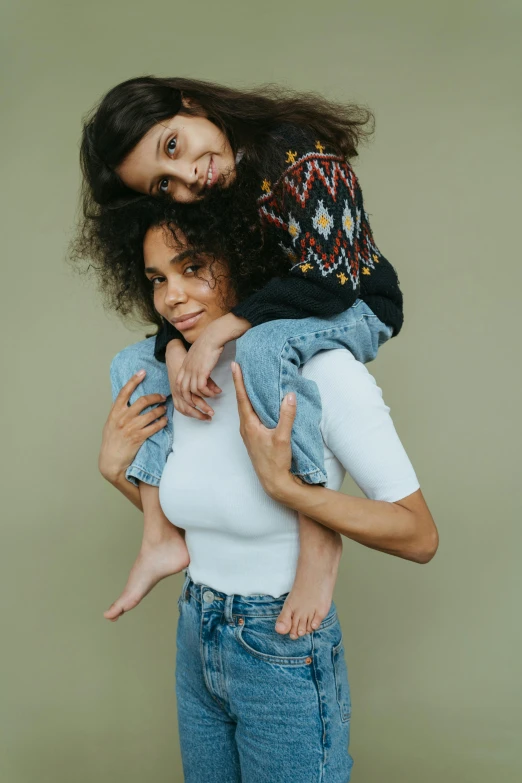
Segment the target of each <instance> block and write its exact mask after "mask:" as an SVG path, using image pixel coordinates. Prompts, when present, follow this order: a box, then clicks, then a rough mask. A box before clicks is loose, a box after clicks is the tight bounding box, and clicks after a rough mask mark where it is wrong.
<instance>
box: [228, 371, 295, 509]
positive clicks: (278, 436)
mask: <svg viewBox="0 0 522 783" xmlns="http://www.w3.org/2000/svg"><path fill="white" fill-rule="evenodd" d="M232 375H233V377H234V386H235V387H236V397H237V407H238V410H239V420H240V427H239V431H240V433H241V437H242V438H243V441H244V443H245V446H246V447H247V451H248V454H249V456H250V459H251V461H252V465H253V466H254V469H255V471H256V473H257V475H258V477H259V480H260V482H261V484H262V485H263V488H264V490H265V492H266V493H267V494H268V495H270V496H271V497H273V498H274V499H275V500H278V499H281V498H283V497H284V496H285V490H286V489H287V488H288V486H289V484H292V483H293V482H294V481H296V480H297V481H299V479H296V477H295V476H293V475H292V474H291V473H290V466H291V464H292V445H291V436H292V425H293V423H294V419H295V414H296V401H295V394H293V393H290V394H287V395H286V397H285V398H284V400H283V402H282V405H281V415H280V418H279V422H278V424H277V427H275V428H274V429H268V428H267V427H265V426H263V424H262V423H261V421H260V419H259V417H258V415H257V413H256V412H255V410H254V409H253V407H252V404H251V402H250V400H249V399H248V395H247V393H246V389H245V384H244V382H243V375H242V372H241V368H240V366H239V364H237V363H236V362H232Z"/></svg>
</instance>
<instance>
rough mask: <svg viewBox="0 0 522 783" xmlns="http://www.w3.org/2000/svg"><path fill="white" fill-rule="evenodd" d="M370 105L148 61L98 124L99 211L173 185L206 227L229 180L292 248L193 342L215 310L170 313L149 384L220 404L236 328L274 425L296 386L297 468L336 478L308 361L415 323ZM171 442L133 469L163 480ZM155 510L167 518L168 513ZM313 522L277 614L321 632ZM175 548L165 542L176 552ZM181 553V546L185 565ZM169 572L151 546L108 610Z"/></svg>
mask: <svg viewBox="0 0 522 783" xmlns="http://www.w3.org/2000/svg"><path fill="white" fill-rule="evenodd" d="M369 120H370V115H369V113H368V112H367V111H364V110H362V109H360V108H358V107H355V106H340V105H336V104H331V103H329V102H328V101H326V100H324V99H322V98H320V97H318V96H315V95H296V94H291V93H287V92H284V91H283V90H280V89H277V88H265V89H262V90H257V91H256V90H254V91H250V92H241V91H238V90H233V89H229V88H226V87H222V86H219V85H214V84H209V83H205V82H198V81H195V80H190V79H157V78H153V77H144V78H138V79H132V80H130V81H128V82H124V83H123V84H120V85H118V86H117V87H115V88H114V89H113V90H111V91H110V92H109V93H108V94H107V95H106V96H105V97H104V99H103V100H102V101H101V103H100V105H99V106H98V107H97V109H96V110H95V111H94V112H93V114H92V116H91V117H90V118H89V119H88V120H87V122H86V123H85V126H84V133H83V139H82V150H81V159H82V168H83V172H84V175H85V188H84V210H85V215H86V218H87V219H89V218H90V217H91V216H92V215H93V214H94V215H103V214H104V213H106V212H107V211H109V210H110V211H114V209H115V208H116V207H119V206H122V205H124V204H126V203H128V202H129V201H132V200H135V199H137V198H140V197H141V198H143V197H144V196H146V195H152V196H168V197H169V198H171V199H174V200H175V201H177V202H178V203H179V205H180V208H181V207H183V206H185V209H184V210H183V209H180V212H179V213H177V214H183V215H184V218H183V219H184V220H185V221H186V236H187V239H188V241H189V242H190V241H191V239H192V237H193V232H192V231H191V229H190V225H191V223H190V220H191V218H192V219H193V221H194V222H193V223H192V226H193V229H194V231H195V232H197V226H198V225H199V222H200V220H201V218H200V216H198V214H197V212H195V211H194V206H195V202H201V201H206V202H207V207H208V209H209V212H208V213H207V214H209V215H212V214H213V210H215V211H217V212H218V213H221V210H222V207H223V199H224V198H225V194H226V196H227V197H228V198H229V199H230V201H231V203H233V201H234V199H235V203H236V204H239V202H240V201H241V202H243V201H245V203H247V204H250V205H251V208H252V210H254V207H255V208H256V210H257V213H258V216H259V218H260V220H261V224H262V227H263V242H264V243H265V246H264V252H263V258H265V259H266V258H267V257H269V256H270V255H271V254H273V253H274V246H276V245H280V246H281V247H282V248H283V249H284V251H285V256H286V257H285V260H284V261H280V262H279V264H278V265H277V266H276V268H277V272H276V274H275V275H274V276H273V277H272V278H271V279H270V280H268V281H267V282H266V284H265V285H263V286H262V287H261V288H259V289H258V290H256V291H255V292H254V293H252V294H251V295H250V296H248V297H246V298H245V299H243V300H241V301H239V302H238V303H237V304H236V306H235V307H234V308H232V310H231V311H230V312H228V313H227V314H226V315H224V316H223V317H221V318H219V319H216V320H215V321H213V322H212V323H211V324H209V325H208V327H207V328H206V329H205V330H204V331H203V332H202V333H201V334H200V335H199V337H198V339H197V340H195V341H194V342H193V343H192V345H191V347H190V346H189V344H188V342H187V340H184V339H183V338H184V337H186V336H187V334H188V332H189V331H191V330H193V329H194V328H195V326H196V325H197V322H198V320H199V319H200V317H201V313H199V312H197V311H190V310H183V311H182V313H181V314H180V315H179V316H178V317H176V318H173V319H171V320H167V319H164V320H163V326H162V330H161V332H160V333H159V334H158V337H157V338H156V342H155V352H154V357H155V359H156V360H158V361H159V362H165V361H166V365H167V366H166V368H165V369H164V370H163V372H162V373H161V372H160V373H159V377H158V369H157V367H155V366H154V364H153V360H152V357H150V356H148V355H143V357H140V356H139V355H136V352H137V351H139V350H140V349H139V348H137V347H136V348H135V349H134V354H133V362H138V365H140V364H141V365H146V369H147V372H148V374H147V378H146V382H145V384H144V387H143V390H144V391H145V392H147V391H150V392H152V391H160V390H162V391H163V393H164V394H165V395H166V396H168V393H169V391H172V396H173V401H174V407H175V408H176V409H177V410H178V411H180V412H181V413H184V414H185V415H189V416H192V417H194V418H199V419H206V420H210V419H211V418H212V416H213V413H214V411H213V409H212V408H211V407H210V406H209V405H208V404H207V403H206V401H205V399H204V398H205V397H210V398H216V395H219V394H220V392H221V390H220V389H219V387H217V386H216V384H215V383H214V382H213V380H212V379H211V378H210V374H211V372H212V370H213V368H214V367H215V365H216V363H217V361H218V359H219V357H220V355H221V353H222V351H223V349H224V346H225V345H226V344H227V343H229V342H231V341H234V340H237V356H236V359H237V361H238V362H239V364H240V365H241V367H242V369H243V372H244V377H245V383H246V387H247V390H248V394H249V397H250V399H251V401H252V404H253V405H254V408H255V410H256V412H257V413H258V414H259V416H260V418H261V420H262V421H263V423H264V424H265V425H266V426H268V427H274V426H275V424H276V422H277V420H278V415H279V406H280V403H281V400H282V398H283V396H284V394H285V393H286V391H288V390H289V389H292V390H294V391H295V392H296V393H297V398H298V406H297V416H296V421H295V425H294V430H293V439H292V454H293V461H292V471H293V473H294V474H295V475H296V476H299V477H300V478H301V479H302V480H304V481H305V482H307V483H310V484H324V483H325V482H326V472H325V470H324V460H323V454H322V439H321V435H320V429H319V424H320V420H321V403H320V397H319V393H318V389H317V386H316V385H315V384H313V383H311V382H310V381H309V380H308V379H306V378H303V377H302V376H301V375H300V374H299V372H298V370H299V367H300V366H301V365H302V364H303V363H304V362H305V361H306V360H307V359H309V358H311V357H312V356H313V355H315V354H316V353H318V352H319V351H323V350H325V349H330V348H337V347H341V346H342V347H345V348H348V349H349V350H350V351H351V352H352V353H353V355H354V356H355V357H356V358H357V359H359V360H360V361H363V362H367V361H371V359H373V358H374V357H375V355H376V353H377V350H378V347H379V345H380V344H381V343H382V342H384V341H385V340H387V339H389V337H391V336H393V335H394V334H397V333H398V332H399V330H400V328H401V325H402V295H401V292H400V289H399V286H398V280H397V276H396V274H395V272H394V270H393V268H392V266H391V265H390V264H389V262H388V261H387V260H386V259H385V258H384V256H382V254H381V253H380V252H379V250H378V248H377V246H376V245H375V242H374V240H373V236H372V233H371V229H370V225H369V222H368V217H367V215H366V213H365V210H364V204H363V200H362V193H361V190H360V187H359V184H358V182H357V179H356V177H355V174H354V172H353V169H352V168H351V166H350V165H349V163H348V162H347V158H350V157H353V156H355V155H356V154H357V144H358V142H359V141H360V139H361V138H362V137H363V136H364V135H365V134H366V133H367V131H366V126H367V124H368V123H369ZM140 194H141V196H140ZM186 205H188V208H187V207H186ZM239 338H240V339H239ZM187 347H190V350H189V351H188V353H187V352H186V348H187ZM140 360H141V361H140ZM160 379H161V381H162V383H161V385H159V381H160ZM167 379H169V380H170V383H168V382H167ZM163 453H164V452H162V451H161V449H159V450H158V449H155V447H154V438H151V439H150V441H148V442H146V443H145V444H144V446H143V450H142V452H141V453H140V454H139V455H138V458H137V461H136V464H134V465H133V466H130V468H129V471H128V478H129V479H130V480H133V479H134V480H135V481H140V482H142V483H141V486H143V483H147V484H149V485H150V486H154V485H157V484H158V483H159V477H160V476H161V472H162V468H163V465H164V458H163ZM158 456H159V458H160V462H158ZM144 491H147V492H148V490H144ZM156 507H157V509H158V510H159V504H158V502H157V501H156ZM145 516H146V523H145V525H146V529H147V530H149V529H150V530H151V531H152V533H153V535H154V534H155V533H154V531H156V527H155V523H153V522H151V525H150V526H149V525H147V516H148V514H147V513H146V515H145ZM156 518H157V521H158V523H159V519H160V515H159V514H158V515H157V517H154V519H156ZM300 524H301V559H300V562H299V567H298V569H297V574H296V582H295V584H294V586H293V589H292V591H291V592H290V595H289V597H288V601H287V603H286V604H285V608H284V611H283V613H282V615H281V618H280V620H279V623H278V626H277V627H278V630H279V631H280V632H281V633H288V632H289V631H291V633H292V636H295V635H296V633H297V634H300V635H301V634H304V633H306V632H310V631H311V630H312V629H313V628H314V624H315V625H317V624H319V623H320V622H321V621H322V619H323V618H324V616H325V613H326V612H327V611H328V607H329V606H330V603H331V598H332V592H333V584H334V582H335V574H336V568H337V562H338V560H337V557H336V555H335V552H334V551H333V550H332V549H331V542H330V541H329V539H328V537H325V536H326V533H325V531H324V529H323V528H322V527H321V526H320V525H317V524H316V523H314V522H312V520H310V519H307V518H305V517H303V516H301V517H300ZM156 532H157V531H156ZM158 557H159V550H158ZM169 557H171V553H170V552H165V556H164V557H162V560H163V562H165V560H168V559H169ZM178 560H179V558H177V557H176V558H173V566H174V561H175V562H176V564H178ZM146 563H148V565H146ZM155 578H156V572H155V570H154V568H153V567H152V562H151V559H150V558H146V559H143V558H139V559H138V561H137V563H136V566H135V568H134V570H133V572H132V573H131V579H130V581H129V584H128V586H127V589H126V591H125V592H124V594H123V595H122V597H121V598H120V600H119V601H117V602H116V603H115V604H114V605H113V607H111V610H109V613H108V614H107V616H108V617H109V619H115V618H116V617H117V616H118V615H119V614H121V613H122V612H123V611H125V610H126V609H129V608H131V606H132V605H135V602H136V599H137V600H139V598H140V597H141V596H140V593H144V592H145V591H146V590H147V589H150V586H152V584H153V583H154V579H155Z"/></svg>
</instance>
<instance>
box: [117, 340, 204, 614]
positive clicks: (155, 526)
mask: <svg viewBox="0 0 522 783" xmlns="http://www.w3.org/2000/svg"><path fill="white" fill-rule="evenodd" d="M141 369H144V370H145V371H146V373H147V374H146V376H145V378H144V380H143V382H142V383H141V384H140V385H139V386H138V388H137V389H136V391H135V392H134V393H133V395H132V397H131V400H130V403H131V404H132V403H134V402H135V401H136V400H137V399H138V398H139V397H142V396H143V395H146V394H164V395H165V396H166V397H168V399H167V403H166V405H167V417H168V424H167V426H166V427H164V428H163V429H162V430H159V431H158V432H156V433H155V434H154V435H152V436H151V437H150V438H148V439H147V440H146V441H145V442H144V443H143V444H142V445H141V447H140V449H139V451H138V453H137V455H136V457H135V458H134V461H133V462H132V464H131V465H130V466H129V467H128V469H127V472H126V476H127V479H128V480H129V481H131V482H132V483H133V484H136V485H137V486H139V488H140V495H141V501H142V506H143V518H144V531H143V541H142V545H141V549H140V553H139V555H138V558H137V559H136V561H135V563H134V565H133V567H132V569H131V572H130V575H129V578H128V581H127V584H126V586H125V589H124V591H123V593H122V594H121V596H120V597H119V598H118V600H117V601H115V602H114V603H113V604H112V606H111V607H110V608H109V609H108V610H107V611H106V612H105V617H106V618H107V619H108V620H112V621H114V620H117V619H118V617H120V616H121V615H122V614H123V613H124V612H128V611H129V610H130V609H133V608H134V607H135V606H137V604H139V602H140V601H141V600H142V598H144V597H145V596H146V595H147V593H149V592H150V590H152V588H153V587H154V586H155V585H156V584H157V583H158V582H159V581H160V580H161V579H164V578H165V577H166V576H169V575H170V574H175V573H178V572H179V571H181V570H182V569H183V568H186V567H187V565H188V563H189V556H188V551H187V547H186V544H185V537H184V531H182V530H180V529H179V528H177V527H175V526H174V525H172V524H171V522H169V520H168V519H167V517H166V516H165V514H164V513H163V511H162V509H161V506H160V502H159V489H158V488H159V483H160V479H161V474H162V472H163V468H164V467H165V463H166V461H167V456H168V453H169V451H170V450H171V448H172V416H173V405H172V398H171V397H170V396H169V395H170V388H169V382H168V376H167V370H166V367H165V365H164V364H161V362H158V361H156V359H155V358H154V338H153V337H150V338H148V339H147V340H142V341H141V342H138V343H135V344H134V345H130V346H128V347H127V348H125V349H124V350H123V351H120V353H119V354H117V356H115V358H114V359H113V361H112V364H111V386H112V396H113V399H115V398H116V396H117V394H118V393H119V391H120V389H121V387H122V386H124V385H125V383H127V381H128V380H129V378H130V377H132V375H134V374H135V373H136V372H138V370H141ZM146 410H149V409H148V408H147V409H146ZM144 412H146V411H144Z"/></svg>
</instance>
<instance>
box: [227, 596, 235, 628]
mask: <svg viewBox="0 0 522 783" xmlns="http://www.w3.org/2000/svg"><path fill="white" fill-rule="evenodd" d="M233 606H234V596H233V595H227V597H226V598H225V620H226V621H227V623H228V624H229V625H234V615H233V614H232V609H233Z"/></svg>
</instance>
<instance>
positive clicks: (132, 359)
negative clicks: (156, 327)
mask: <svg viewBox="0 0 522 783" xmlns="http://www.w3.org/2000/svg"><path fill="white" fill-rule="evenodd" d="M154 343H155V338H154V337H149V338H148V339H146V340H141V341H140V342H138V343H134V345H129V346H127V348H124V349H123V350H122V351H120V352H119V353H118V354H117V355H116V356H115V357H114V359H113V360H112V363H111V371H110V375H111V389H112V399H113V400H115V399H116V396H117V395H118V393H119V391H120V390H121V388H122V386H124V385H125V384H126V383H127V381H128V380H129V378H131V377H132V376H133V375H134V374H135V373H137V372H138V370H145V371H146V375H145V378H144V379H143V381H142V382H141V383H140V385H139V386H138V387H137V388H136V389H135V391H134V392H133V394H132V396H131V398H130V404H131V405H132V404H133V403H134V402H136V400H137V399H139V398H140V397H143V396H145V395H147V394H163V395H164V396H165V397H167V402H166V406H167V418H168V423H167V426H166V427H163V429H161V430H159V431H158V432H156V433H155V434H154V435H151V437H150V438H147V440H146V441H145V442H144V443H142V445H141V447H140V449H139V451H138V453H137V454H136V456H135V458H134V460H133V462H132V463H131V465H129V467H128V468H127V471H126V477H127V479H128V480H129V481H131V482H132V483H133V484H135V485H136V486H138V482H139V481H143V482H145V483H146V484H151V485H153V486H159V483H160V479H161V474H162V473H163V468H164V467H165V463H166V461H167V456H168V454H169V452H170V451H171V449H172V438H173V426H172V417H173V413H174V406H173V405H172V397H171V394H170V386H169V378H168V375H167V368H166V365H165V364H162V363H161V362H158V361H157V360H156V359H155V358H154ZM148 410H150V408H145V410H144V411H143V413H146V412H147V411H148Z"/></svg>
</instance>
